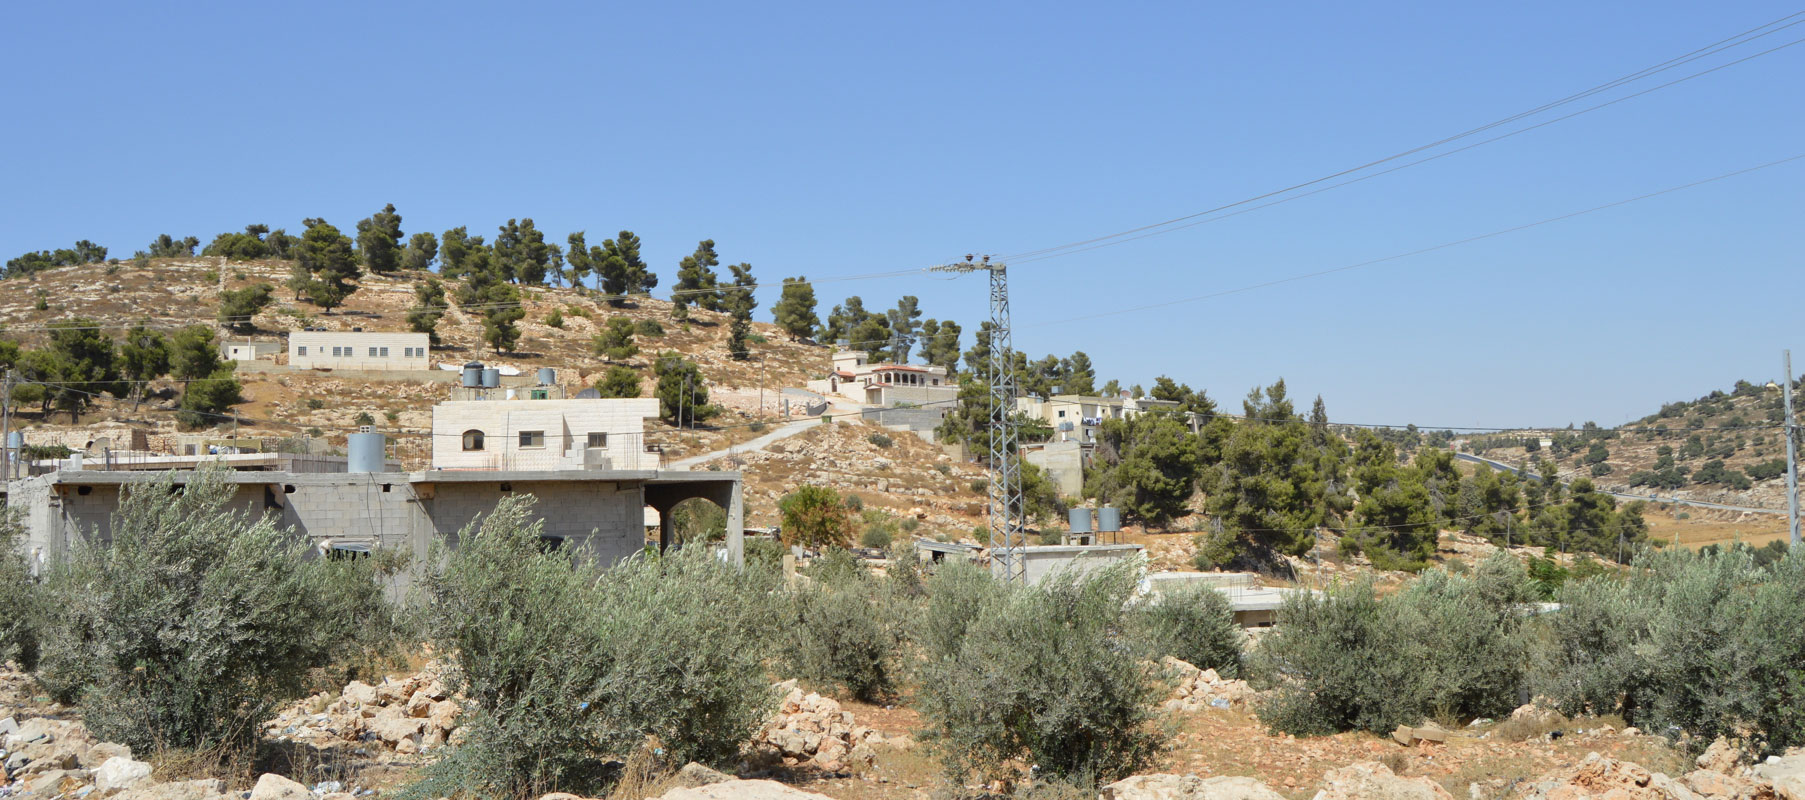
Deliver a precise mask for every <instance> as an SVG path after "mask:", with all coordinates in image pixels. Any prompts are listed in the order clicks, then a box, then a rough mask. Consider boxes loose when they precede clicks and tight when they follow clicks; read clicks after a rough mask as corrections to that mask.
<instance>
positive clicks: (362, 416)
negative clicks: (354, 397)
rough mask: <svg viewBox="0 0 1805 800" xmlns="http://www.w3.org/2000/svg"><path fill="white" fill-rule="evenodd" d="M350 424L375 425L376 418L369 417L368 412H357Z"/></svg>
mask: <svg viewBox="0 0 1805 800" xmlns="http://www.w3.org/2000/svg"><path fill="white" fill-rule="evenodd" d="M351 424H353V425H375V424H376V418H375V417H372V416H370V412H368V411H359V412H357V416H355V417H353V418H352V419H351Z"/></svg>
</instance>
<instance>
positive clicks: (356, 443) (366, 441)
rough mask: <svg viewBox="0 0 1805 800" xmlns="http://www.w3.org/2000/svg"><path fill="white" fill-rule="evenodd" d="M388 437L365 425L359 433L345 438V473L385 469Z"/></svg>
mask: <svg viewBox="0 0 1805 800" xmlns="http://www.w3.org/2000/svg"><path fill="white" fill-rule="evenodd" d="M388 443H389V440H388V437H386V436H383V435H382V434H380V433H376V432H375V431H374V429H372V428H371V427H370V426H368V425H365V426H363V427H361V428H359V429H358V432H357V433H353V434H351V435H350V436H347V437H345V452H346V454H347V455H346V458H345V471H346V472H360V473H361V472H381V471H383V469H384V466H385V465H384V463H383V462H384V459H383V452H384V451H385V450H386V449H387V448H388Z"/></svg>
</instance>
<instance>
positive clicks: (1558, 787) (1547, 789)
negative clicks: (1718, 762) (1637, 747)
mask: <svg viewBox="0 0 1805 800" xmlns="http://www.w3.org/2000/svg"><path fill="white" fill-rule="evenodd" d="M1543 777H1544V779H1543V780H1542V781H1539V782H1537V784H1536V785H1535V786H1536V788H1535V790H1534V791H1531V792H1529V793H1528V795H1527V796H1528V797H1529V798H1531V800H1583V798H1589V797H1609V798H1612V800H1697V799H1698V797H1699V795H1698V794H1697V793H1696V792H1695V791H1694V790H1692V789H1690V788H1688V787H1687V785H1686V784H1685V783H1683V782H1681V781H1677V780H1674V779H1673V778H1670V777H1667V776H1666V775H1663V774H1661V773H1659V772H1651V771H1649V770H1648V769H1646V768H1644V767H1643V766H1642V765H1640V764H1636V763H1634V762H1630V761H1619V760H1617V759H1614V758H1610V757H1607V756H1603V755H1599V754H1598V753H1589V754H1587V755H1586V757H1585V759H1584V760H1582V761H1581V762H1580V763H1579V765H1578V766H1576V767H1573V768H1571V769H1567V770H1562V771H1559V772H1556V773H1553V774H1550V775H1547V776H1543Z"/></svg>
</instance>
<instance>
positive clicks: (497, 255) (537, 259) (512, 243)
mask: <svg viewBox="0 0 1805 800" xmlns="http://www.w3.org/2000/svg"><path fill="white" fill-rule="evenodd" d="M491 249H492V250H493V251H494V260H495V266H496V267H497V268H498V269H499V270H500V273H501V276H502V278H503V279H505V280H509V281H513V282H515V283H524V284H533V285H543V284H544V283H545V275H546V270H547V269H549V268H550V266H551V263H552V256H553V254H554V253H557V254H558V255H559V258H560V260H561V259H562V253H561V252H560V251H559V250H558V247H557V245H550V244H546V243H545V234H544V233H542V232H540V230H539V229H538V228H537V227H534V225H533V220H532V219H531V218H524V219H520V220H518V221H516V220H512V219H510V220H508V221H507V223H506V224H504V225H502V226H501V228H500V232H498V233H497V234H496V235H495V245H494V247H492V248H491Z"/></svg>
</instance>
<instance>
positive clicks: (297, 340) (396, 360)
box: [288, 331, 432, 370]
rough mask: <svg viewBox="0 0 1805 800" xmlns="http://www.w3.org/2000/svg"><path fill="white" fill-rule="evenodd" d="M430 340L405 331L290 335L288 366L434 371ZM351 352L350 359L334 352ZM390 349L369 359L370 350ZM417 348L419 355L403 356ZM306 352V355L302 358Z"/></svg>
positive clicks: (425, 335) (294, 333) (306, 332)
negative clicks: (382, 354) (345, 350)
mask: <svg viewBox="0 0 1805 800" xmlns="http://www.w3.org/2000/svg"><path fill="white" fill-rule="evenodd" d="M431 345H432V340H431V338H430V337H429V336H428V335H427V334H424V333H412V332H405V331H294V332H293V333H290V334H289V335H288V365H289V366H291V367H298V368H301V369H316V368H326V369H374V370H392V369H399V370H423V369H431V368H432V356H431V350H430V348H431ZM335 347H338V348H346V347H348V348H351V352H350V354H349V355H337V356H335V355H333V354H332V352H333V348H335ZM385 347H386V348H388V355H387V356H380V355H377V356H373V355H370V354H369V353H370V348H378V352H380V348H385ZM408 348H415V349H416V350H417V351H418V352H419V353H420V355H417V356H415V357H413V358H408V357H406V356H405V355H403V354H404V353H406V352H407V350H408ZM303 349H305V350H306V351H307V354H306V355H301V351H302V350H303Z"/></svg>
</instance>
